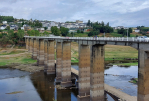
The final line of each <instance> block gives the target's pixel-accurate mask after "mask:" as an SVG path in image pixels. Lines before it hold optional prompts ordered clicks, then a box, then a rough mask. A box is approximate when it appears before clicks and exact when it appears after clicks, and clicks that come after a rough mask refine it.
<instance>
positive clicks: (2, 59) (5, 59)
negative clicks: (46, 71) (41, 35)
mask: <svg viewBox="0 0 149 101" xmlns="http://www.w3.org/2000/svg"><path fill="white" fill-rule="evenodd" d="M20 53H21V54H20ZM22 53H24V54H22ZM0 54H1V55H0V66H4V65H9V64H11V63H21V64H30V63H36V61H37V60H33V59H31V54H30V53H25V50H24V51H19V50H18V51H17V50H15V52H13V51H12V52H10V53H3V52H1V53H0Z"/></svg>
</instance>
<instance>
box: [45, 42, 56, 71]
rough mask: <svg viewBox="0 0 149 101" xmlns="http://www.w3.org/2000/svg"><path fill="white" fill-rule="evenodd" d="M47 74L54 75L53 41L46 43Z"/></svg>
mask: <svg viewBox="0 0 149 101" xmlns="http://www.w3.org/2000/svg"><path fill="white" fill-rule="evenodd" d="M47 53H48V57H47V74H55V57H54V55H55V50H54V41H50V40H49V41H48V52H47Z"/></svg>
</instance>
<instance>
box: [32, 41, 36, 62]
mask: <svg viewBox="0 0 149 101" xmlns="http://www.w3.org/2000/svg"><path fill="white" fill-rule="evenodd" d="M32 59H34V60H36V59H37V41H36V39H33V54H32Z"/></svg>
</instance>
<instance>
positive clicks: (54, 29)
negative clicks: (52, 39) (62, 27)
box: [51, 26, 60, 36]
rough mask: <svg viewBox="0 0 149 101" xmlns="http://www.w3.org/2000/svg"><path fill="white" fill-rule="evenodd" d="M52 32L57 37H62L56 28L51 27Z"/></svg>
mask: <svg viewBox="0 0 149 101" xmlns="http://www.w3.org/2000/svg"><path fill="white" fill-rule="evenodd" d="M51 32H52V33H53V34H54V35H56V36H60V31H59V29H58V28H57V27H56V26H52V27H51Z"/></svg>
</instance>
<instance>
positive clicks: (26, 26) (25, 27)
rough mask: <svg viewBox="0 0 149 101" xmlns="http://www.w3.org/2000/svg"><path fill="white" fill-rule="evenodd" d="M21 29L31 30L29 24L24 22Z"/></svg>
mask: <svg viewBox="0 0 149 101" xmlns="http://www.w3.org/2000/svg"><path fill="white" fill-rule="evenodd" d="M21 30H25V31H28V30H31V26H29V25H27V24H24V25H23V27H21Z"/></svg>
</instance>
